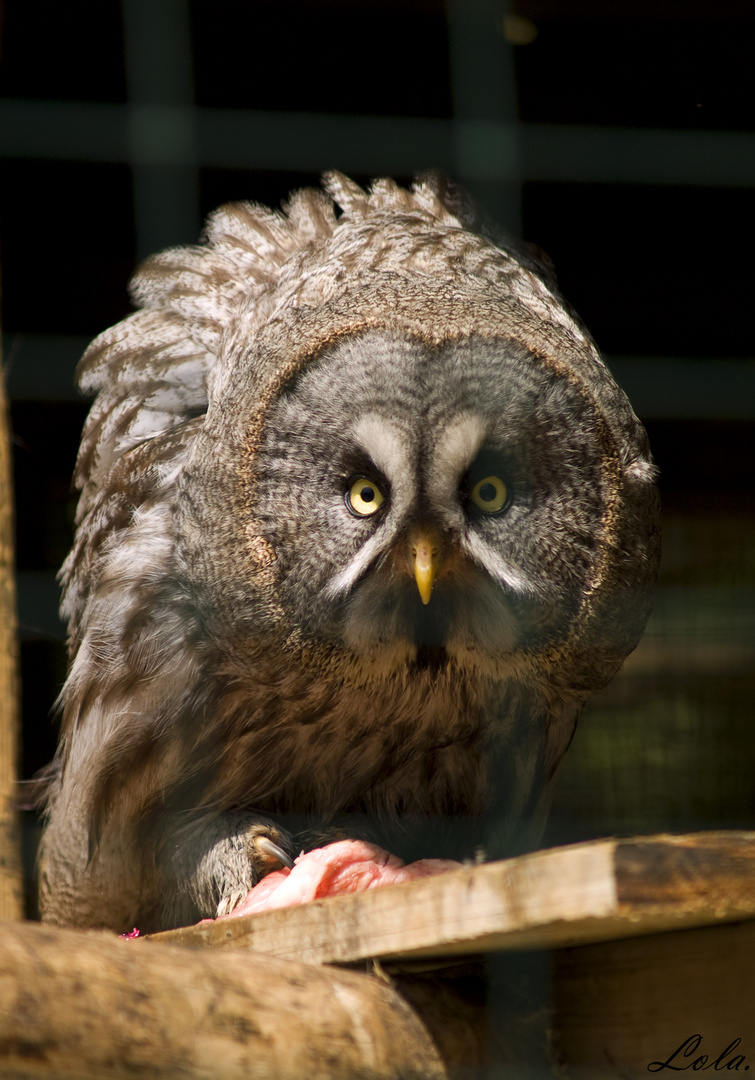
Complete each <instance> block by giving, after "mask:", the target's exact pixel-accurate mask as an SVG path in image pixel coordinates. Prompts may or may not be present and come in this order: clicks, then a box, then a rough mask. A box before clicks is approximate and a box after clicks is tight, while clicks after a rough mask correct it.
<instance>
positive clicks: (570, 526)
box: [41, 174, 658, 929]
mask: <svg viewBox="0 0 755 1080" xmlns="http://www.w3.org/2000/svg"><path fill="white" fill-rule="evenodd" d="M326 186H327V189H328V192H329V193H330V195H331V196H332V199H331V198H329V197H328V196H327V195H325V194H323V193H320V192H317V191H303V192H299V193H298V194H296V195H294V196H293V197H292V198H291V200H290V202H289V203H288V205H287V206H286V208H285V212H284V213H273V212H271V211H269V210H266V209H263V208H261V207H258V206H254V205H251V204H235V205H231V206H227V207H224V208H222V209H221V210H219V211H218V212H217V213H215V214H214V215H213V216H212V217H211V218H210V220H209V223H208V226H207V230H206V235H205V238H204V243H203V244H202V245H201V246H198V247H194V248H181V249H176V250H173V251H167V252H164V253H163V254H161V255H158V256H156V257H155V258H153V259H151V260H149V261H148V262H147V263H146V264H145V265H144V266H143V267H142V268H141V270H140V271H139V273H138V274H137V276H136V278H135V280H134V283H133V295H134V297H135V300H136V302H137V304H138V305H139V306H140V308H141V310H139V311H138V312H137V313H136V314H134V315H132V316H131V317H130V318H128V319H125V320H124V321H123V322H122V323H120V324H118V325H117V326H115V327H114V328H112V329H111V330H108V331H106V332H105V333H104V334H102V335H101V336H100V337H99V338H97V340H96V341H95V342H94V343H93V344H92V345H91V346H90V348H89V350H88V351H87V353H86V354H85V356H84V358H83V360H82V362H81V367H80V384H81V386H82V387H83V389H85V390H87V391H94V392H96V393H97V397H96V398H95V401H94V404H93V407H92V411H91V414H90V416H89V419H88V422H87V425H86V427H85V430H84V434H83V439H82V446H81V453H80V457H79V462H78V466H77V472H76V482H77V484H78V485H79V487H80V488H81V499H80V503H79V511H78V520H77V532H76V540H75V546H74V549H73V551H72V552H71V555H70V556H69V558H68V561H67V562H66V564H65V567H64V569H63V572H62V576H63V583H64V587H65V597H64V606H63V610H64V614H65V615H66V617H67V618H68V619H69V625H70V635H71V669H70V674H69V677H68V681H67V683H66V686H65V688H64V691H63V695H62V706H63V723H62V732H61V742H60V749H59V754H58V758H57V767H56V771H55V773H54V775H53V778H52V780H51V784H50V793H49V809H48V823H47V827H46V831H45V835H44V838H43V843H42V851H41V882H42V885H41V898H42V910H43V917H44V918H45V919H47V920H49V921H53V922H61V923H72V924H77V925H109V926H113V927H115V928H118V929H125V928H130V927H131V926H133V925H134V924H136V925H139V926H140V927H142V928H143V929H149V928H156V927H161V926H169V925H172V924H175V923H178V922H181V921H189V920H192V919H196V918H198V917H200V916H202V915H214V914H215V913H216V911H217V910H228V909H229V908H230V907H232V906H233V905H234V904H235V903H237V902H238V899H239V898H240V897H241V896H243V895H244V893H245V892H246V890H247V889H248V888H250V887H251V886H252V885H253V884H254V882H255V881H256V880H257V879H258V877H259V875H260V874H261V873H263V872H264V871H265V869H266V867H267V866H268V865H269V855H268V856H266V853H265V851H264V844H262V845H260V842H259V838H260V837H261V836H268V837H272V838H273V840H275V841H276V842H277V843H278V844H279V845H281V846H283V847H284V848H286V847H287V848H288V849H289V850H290V851H292V852H295V850H296V843H297V841H295V840H294V839H293V838H292V834H293V833H296V832H297V831H299V830H304V831H306V830H311V831H312V832H314V833H323V834H325V835H327V834H328V831H329V830H337V829H346V830H349V831H352V832H354V833H361V834H362V835H368V836H370V837H371V838H375V839H378V840H381V841H382V842H384V843H386V844H387V845H388V846H390V847H391V848H393V849H394V850H397V851H398V854H405V855H411V854H414V851H413V847H412V845H413V843H414V842H415V840H416V839H417V838H418V837H421V838H422V840H421V846H422V850H423V852H424V853H425V854H437V855H449V856H453V855H455V856H457V857H458V856H463V855H468V854H471V852H472V851H473V849H474V847H475V845H476V844H478V843H479V842H480V841H481V840H483V839H485V836H486V835H490V834H489V832H488V833H485V831H484V827H483V821H484V819H485V818H486V817H493V818H495V820H496V821H497V822H498V823H499V827H498V832H497V836H498V840H497V843H499V844H500V848H499V849H496V850H500V852H504V851H507V850H515V849H516V848H517V847H518V846H522V845H525V844H527V843H531V842H532V841H533V838H535V837H536V835H537V832H538V829H539V828H540V827H541V825H542V821H543V817H544V814H545V811H546V809H547V804H548V799H549V792H550V788H551V782H552V779H553V776H554V774H555V771H556V769H557V766H558V764H559V761H560V760H561V758H562V756H563V754H564V752H565V751H566V748H567V746H568V744H569V741H570V739H571V736H572V733H573V730H574V725H575V723H576V720H577V716H578V714H579V712H580V710H581V708H582V705H583V703H584V701H585V699H586V697H587V696H588V695H589V694H590V693H591V692H593V691H594V690H596V689H597V688H599V687H601V686H603V685H604V684H605V683H606V682H607V681H608V680H609V679H610V678H611V677H612V676H613V674H614V673H615V672H616V670H617V669H618V667H619V666H620V665H621V663H622V661H623V659H624V658H625V656H626V655H627V653H628V652H629V651H630V650H631V649H632V648H633V647H634V646H635V644H636V643H637V640H638V638H639V636H640V634H641V632H642V629H643V627H644V624H645V621H646V618H647V613H648V604H649V592H650V588H651V586H652V582H653V580H654V577H655V571H656V565H657V557H658V528H657V517H658V508H657V495H656V491H655V487H654V483H653V480H654V468H653V466H652V463H651V459H650V455H649V451H648V446H647V440H646V436H645V433H644V431H643V429H642V427H641V425H640V424H639V422H638V421H637V419H636V417H635V416H634V414H633V412H632V410H631V408H630V405H629V403H628V401H627V399H626V398H625V396H624V394H623V393H622V392H621V391H620V390H619V389H618V387H617V386H616V384H615V383H614V382H613V380H612V378H611V376H610V374H609V373H608V371H607V369H606V367H605V366H604V364H603V362H602V360H601V359H600V356H599V354H598V352H597V351H596V348H595V346H594V344H593V342H592V341H591V339H590V338H589V336H588V335H587V333H586V332H585V330H584V329H583V328H582V327H581V325H580V324H579V322H578V321H577V320H576V319H575V318H574V317H573V316H572V315H571V314H570V313H569V311H568V309H567V307H566V306H565V304H564V302H563V301H562V299H561V298H560V297H559V295H558V293H557V292H556V291H555V286H554V285H553V283H552V281H551V277H550V274H549V271H548V269H547V268H546V267H545V265H544V264H543V265H541V264H540V263H539V262H537V261H536V260H535V258H534V257H532V256H530V255H528V254H526V253H525V251H524V250H523V249H522V250H521V251H520V250H518V248H515V247H514V245H513V244H512V242H510V241H508V240H507V239H506V238H502V237H500V236H498V235H497V234H496V233H495V232H494V231H493V230H491V229H490V228H488V227H487V226H486V225H484V224H480V223H478V222H477V220H476V218H475V213H474V210H473V208H472V207H471V206H470V205H469V204H468V203H467V202H466V200H465V199H464V197H463V195H462V194H461V193H459V192H458V191H457V190H456V189H455V188H453V187H452V186H451V185H449V184H447V183H446V182H444V181H442V180H441V179H440V178H436V177H429V178H425V179H423V180H421V181H419V182H418V183H417V184H416V185H415V186H414V188H413V190H412V191H411V192H410V191H405V190H403V189H401V188H399V187H397V186H396V185H394V184H393V183H392V182H391V181H380V182H379V183H377V184H375V185H374V187H373V188H372V191H371V192H370V194H369V195H368V194H366V193H365V192H364V191H362V190H361V189H360V188H358V187H357V186H356V185H355V184H353V183H351V182H350V181H348V180H347V179H346V178H345V177H343V176H340V175H338V174H332V175H331V176H329V177H328V178H327V181H326ZM334 203H335V204H337V205H338V206H339V207H340V209H341V216H339V217H336V213H335V208H334ZM355 477H356V478H358V479H357V488H358V490H357V496H356V497H357V499H358V498H361V495H360V491H362V490H363V489H362V488H360V487H359V485H361V484H362V480H361V479H359V478H362V477H366V478H367V480H366V481H365V483H367V482H369V483H370V484H373V485H374V489H375V490H374V491H373V490H372V489H364V494H365V495H366V496H367V498H368V499H370V500H372V501H371V502H368V503H364V502H361V503H358V505H359V506H360V507H362V509H364V513H357V512H355V509H354V505H357V504H354V505H349V498H350V496H349V491H350V489H351V485H353V483H354V479H355ZM491 477H492V480H490V478H491ZM486 478H487V479H486ZM480 484H482V485H483V486H482V487H480ZM475 485H477V486H475ZM486 485H487V486H486ZM496 485H498V486H499V487H500V491H501V492H502V493H505V496H506V500H505V503H504V504H502V505H500V506H499V505H498V504H497V503H495V502H494V501H490V500H492V499H493V497H494V494H495V492H497V491H498V487H496ZM379 497H382V498H383V499H384V501H383V503H382V505H380V506H379V508H378V509H377V510H376V511H375V512H374V513H373V509H374V508H375V507H376V506H377V502H376V500H377V499H378V498H379ZM483 497H484V498H483ZM495 497H496V498H498V496H497V495H496V496H495ZM503 497H504V496H503V494H502V495H501V498H500V499H499V502H500V501H501V499H503ZM481 499H482V500H483V501H482V504H481V505H482V508H480V505H478V503H480V500H481ZM484 499H488V502H485V501H484ZM365 507H366V509H365ZM490 507H493V510H490ZM417 537H421V538H424V539H423V540H422V542H423V543H424V542H425V540H427V538H428V537H429V540H427V542H428V543H429V544H430V546H431V547H432V559H433V567H434V569H433V573H434V574H435V575H436V577H435V579H434V583H433V582H431V583H430V585H429V586H428V587H427V588H428V590H429V589H430V588H431V589H432V592H431V595H429V602H427V603H423V601H422V598H421V597H420V592H419V590H418V584H417V582H419V580H420V578H419V577H417V578H416V581H415V576H413V573H414V571H413V566H414V563H413V562H412V559H415V558H418V556H416V550H417V544H418V543H419V541H418V540H417ZM428 550H429V548H428ZM428 557H429V556H428ZM417 573H418V572H417ZM266 858H267V859H268V862H266Z"/></svg>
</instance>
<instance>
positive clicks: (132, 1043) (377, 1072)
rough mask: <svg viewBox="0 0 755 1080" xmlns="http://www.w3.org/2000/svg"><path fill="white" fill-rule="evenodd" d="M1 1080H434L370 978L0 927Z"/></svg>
mask: <svg viewBox="0 0 755 1080" xmlns="http://www.w3.org/2000/svg"><path fill="white" fill-rule="evenodd" d="M0 1001H2V1007H0V1075H2V1076H13V1077H17V1078H27V1077H29V1078H30V1077H55V1078H56V1080H69V1078H70V1080H89V1078H93V1080H94V1078H96V1080H110V1078H113V1080H115V1078H119V1080H122V1078H124V1077H132V1078H133V1077H139V1076H144V1077H151V1078H153V1080H160V1078H163V1077H164V1078H165V1080H175V1077H176V1076H181V1077H184V1078H186V1080H218V1078H222V1080H236V1078H238V1080H241V1078H242V1077H243V1078H244V1080H254V1078H256V1077H260V1078H262V1077H264V1078H265V1080H289V1078H290V1080H294V1078H295V1080H301V1078H302V1077H307V1080H318V1078H322V1080H326V1078H327V1080H342V1078H359V1080H362V1078H365V1077H366V1078H370V1080H380V1078H383V1077H385V1078H386V1080H387V1078H388V1077H390V1078H391V1080H396V1078H399V1077H401V1078H406V1080H436V1078H441V1077H446V1076H447V1075H448V1074H447V1072H446V1069H445V1066H444V1064H443V1061H442V1059H441V1056H440V1054H439V1052H438V1050H437V1048H436V1046H435V1044H434V1043H433V1041H432V1039H431V1038H430V1036H429V1035H428V1032H427V1030H426V1029H425V1027H424V1025H423V1024H422V1023H421V1022H420V1020H419V1019H418V1018H417V1016H416V1014H415V1013H414V1011H413V1010H412V1009H411V1008H410V1007H409V1006H408V1005H407V1004H406V1002H405V1001H404V1000H403V998H402V997H401V996H400V995H399V994H398V993H397V992H396V990H395V989H394V988H393V987H392V986H391V985H389V984H387V983H386V982H384V981H382V980H380V979H377V978H374V977H371V976H369V975H365V974H357V973H354V972H347V971H337V970H334V969H329V968H322V967H315V966H311V965H306V964H297V963H292V962H290V961H285V960H277V959H274V958H272V957H259V956H254V955H252V954H250V953H231V952H228V951H225V950H224V951H223V952H222V953H216V952H203V953H197V952H193V951H189V950H186V949H179V948H176V947H172V946H168V945H157V944H154V945H153V946H152V947H151V948H146V949H145V948H142V947H139V943H138V942H137V941H124V940H120V939H118V938H116V937H114V936H113V935H111V934H107V933H104V932H100V931H91V932H83V931H72V930H59V929H53V928H49V927H44V926H38V925H35V924H32V923H25V924H24V923H5V924H4V925H3V926H2V928H1V929H0Z"/></svg>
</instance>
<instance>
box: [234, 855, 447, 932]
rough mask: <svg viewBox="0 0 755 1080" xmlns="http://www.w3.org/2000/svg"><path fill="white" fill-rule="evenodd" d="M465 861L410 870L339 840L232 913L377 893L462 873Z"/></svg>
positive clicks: (267, 883)
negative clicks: (366, 891)
mask: <svg viewBox="0 0 755 1080" xmlns="http://www.w3.org/2000/svg"><path fill="white" fill-rule="evenodd" d="M460 866H461V863H458V862H454V861H453V860H452V859H420V861H419V862H414V863H410V864H409V865H408V866H406V865H405V864H404V862H403V861H402V860H401V859H399V858H398V857H397V856H396V855H390V854H389V853H388V852H387V851H383V849H382V848H379V847H376V846H375V844H368V843H366V842H365V841H363V840H338V841H337V842H336V843H334V844H328V846H327V847H324V848H315V849H314V851H307V852H306V853H305V854H302V855H300V856H299V858H298V859H296V860H295V861H294V868H293V870H287V869H285V870H275V871H273V873H270V874H268V875H267V877H264V878H263V879H262V881H261V882H260V883H259V885H255V887H254V888H253V889H252V890H251V892H249V893H247V895H246V897H245V898H244V900H242V901H241V903H240V904H239V906H238V907H237V908H235V909H234V910H233V911H232V912H231V913H230V914H229V915H221V916H220V918H221V919H232V918H234V917H235V916H237V915H248V914H249V913H250V912H253V911H271V910H273V909H274V908H282V907H289V906H291V905H292V904H306V903H307V902H308V901H310V900H322V899H323V898H324V897H326V896H337V895H340V894H341V893H352V892H362V891H363V890H364V889H378V888H381V887H382V886H383V885H398V884H399V883H400V882H402V881H413V880H414V879H415V878H421V877H429V876H430V875H431V874H443V873H445V872H446V871H447V870H457V869H458V868H459V867H460Z"/></svg>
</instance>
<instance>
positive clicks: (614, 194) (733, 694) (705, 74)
mask: <svg viewBox="0 0 755 1080" xmlns="http://www.w3.org/2000/svg"><path fill="white" fill-rule="evenodd" d="M754 32H755V6H753V5H752V4H751V3H750V2H745V0H741V2H734V0H710V2H703V0H699V2H695V0H688V2H686V3H673V2H671V0H621V2H612V0H518V2H517V3H516V4H515V6H514V7H512V8H510V9H508V10H507V9H506V7H505V5H504V4H499V3H496V2H494V0H452V2H450V3H449V4H447V5H444V4H443V3H441V2H440V0H381V2H379V3H378V2H373V0H316V2H315V0H310V2H306V0H302V2H299V3H288V2H285V3H284V2H273V0H254V2H251V0H246V2H241V0H236V2H232V0H213V2H212V3H209V2H205V0H194V2H189V3H186V2H183V0H127V2H125V3H124V4H119V3H117V2H103V0H67V2H66V3H64V4H63V3H59V2H55V3H53V2H50V0H45V2H35V0H6V3H5V4H4V8H3V26H2V64H1V65H0V99H1V100H0V155H2V163H1V164H0V252H1V254H2V284H3V311H2V320H3V344H4V361H5V367H6V379H7V386H8V392H9V395H10V398H11V410H12V424H13V432H14V450H15V470H16V472H15V484H16V497H17V541H18V542H17V561H18V571H19V575H18V587H19V618H20V629H21V667H22V681H23V726H24V738H23V753H22V760H21V763H20V771H21V775H22V776H24V777H29V776H31V775H32V774H33V773H34V771H35V770H36V769H37V768H39V767H40V766H41V765H43V764H44V763H45V762H46V761H47V760H48V759H49V758H50V757H51V755H52V753H53V751H54V744H55V730H54V725H53V722H52V720H51V706H52V704H53V702H54V699H55V697H56V695H57V693H58V691H59V689H60V686H61V684H62V681H63V679H64V676H65V648H64V628H63V627H62V626H61V624H60V623H59V622H58V620H57V615H56V603H57V601H56V590H57V586H56V584H55V580H54V574H55V571H56V569H57V568H58V567H59V565H60V563H61V561H62V559H63V558H64V557H65V554H66V552H67V549H68V547H69V544H70V540H71V521H72V516H73V511H74V506H75V499H74V497H73V495H72V494H71V492H70V475H71V472H72V468H73V463H74V460H75V455H76V449H77V443H78V437H79V432H80V429H81V424H82V422H83V419H84V416H85V414H86V408H87V406H86V403H85V402H82V401H81V400H79V399H77V396H76V393H75V391H74V390H73V388H72V386H73V382H72V380H73V369H74V366H75V363H76V359H77V357H78V356H79V355H80V354H81V352H82V351H83V348H84V347H85V345H86V343H87V340H88V339H90V338H91V337H93V336H94V335H95V334H97V333H98V332H99V331H100V330H102V329H104V328H105V327H106V326H108V325H109V324H111V323H113V322H115V321H117V320H118V319H120V318H122V317H123V316H124V315H125V314H127V313H128V311H129V310H130V306H129V301H128V296H127V291H126V283H127V280H128V278H129V275H130V273H131V271H132V269H133V267H134V265H135V264H136V262H137V261H138V259H139V258H140V257H142V256H144V255H146V254H147V253H149V252H150V251H152V250H155V249H158V248H160V247H163V246H166V245H169V244H174V243H188V242H193V241H195V240H196V238H197V236H198V232H199V228H200V222H201V219H202V218H203V217H204V216H205V215H206V214H207V213H208V212H209V211H210V210H211V209H213V208H214V207H215V206H217V205H218V204H219V203H222V202H225V201H228V200H231V199H239V198H251V199H254V200H257V201H260V202H264V203H268V204H272V205H277V204H278V203H279V202H280V200H281V199H283V198H284V197H285V196H286V194H287V193H288V192H289V191H290V190H291V189H292V188H295V187H299V186H302V185H308V184H316V183H317V182H318V174H319V172H320V171H321V170H322V169H324V168H329V167H337V168H340V169H342V170H344V171H346V172H348V173H350V174H351V175H352V176H353V177H354V178H355V179H356V180H358V181H360V182H365V183H367V182H368V181H369V180H370V178H371V177H375V176H380V175H386V174H390V175H393V176H395V177H396V179H398V180H399V181H401V182H405V183H406V182H409V181H410V180H411V177H412V175H413V174H414V173H415V172H416V171H418V170H421V169H423V168H427V167H431V166H440V167H442V168H445V169H446V170H447V171H449V172H450V173H452V174H453V175H455V176H457V177H458V178H459V179H461V180H463V181H464V182H465V183H466V184H467V185H468V186H469V187H470V188H471V189H472V191H473V192H474V193H475V194H476V195H477V196H478V197H479V198H480V199H481V200H482V201H483V202H484V203H485V204H486V205H487V206H488V208H489V209H490V210H491V211H492V212H493V213H494V214H496V215H498V216H499V218H500V219H501V220H502V222H503V223H504V224H505V225H507V226H508V227H509V228H510V229H512V231H515V232H518V233H520V234H521V235H523V236H524V237H525V238H526V239H528V240H531V241H533V242H535V243H536V244H538V245H539V246H540V247H542V248H543V249H544V250H545V251H546V252H548V254H549V255H550V256H551V257H552V259H553V260H554V262H555V264H556V268H557V271H558V274H559V279H560V283H561V288H562V290H563V292H564V294H565V295H566V297H567V298H568V299H569V300H570V301H571V302H572V303H573V304H574V305H575V307H576V308H577V310H578V311H579V312H580V314H581V315H582V316H583V318H584V319H585V321H586V322H587V325H588V326H589V328H590V329H591V331H592V332H593V334H594V336H595V337H596V339H597V341H598V343H599V345H600V346H601V348H602V349H603V351H604V353H605V354H606V356H607V358H608V359H609V362H610V363H611V364H612V365H613V366H614V369H615V372H616V375H617V378H618V379H619V381H620V382H621V383H622V385H624V387H625V388H626V389H627V391H628V392H629V394H630V397H631V398H632V400H633V402H634V404H635V408H636V410H637V411H638V413H639V414H640V416H641V417H642V419H643V420H644V421H645V423H646V425H647V427H648V430H649V434H650V438H651V443H652V446H653V449H654V453H655V456H656V459H657V461H658V464H659V466H660V469H661V490H662V496H663V502H664V558H663V564H662V569H661V575H660V581H659V587H658V591H657V599H656V605H655V612H654V615H653V617H652V619H651V622H650V625H649V628H648V633H647V635H646V638H645V640H644V641H643V643H642V645H641V646H640V648H639V649H638V650H637V652H636V653H635V654H634V655H633V657H632V658H631V659H630V660H629V661H628V663H627V665H626V667H625V670H624V672H623V673H622V674H621V675H620V676H619V677H618V678H617V679H616V680H615V682H614V683H613V684H612V685H611V686H610V687H609V688H607V689H606V690H605V691H604V692H603V693H602V694H601V695H600V696H599V698H598V699H596V700H595V701H594V703H593V704H592V705H591V706H590V707H589V708H588V710H587V711H586V713H585V715H584V717H583V719H582V721H581V723H580V727H579V729H578V733H577V736H576V738H575V741H574V744H573V746H572V749H571V750H570V753H569V755H568V757H567V761H566V764H565V766H564V768H563V772H562V776H561V780H560V787H559V790H558V795H557V799H556V805H555V807H554V813H553V817H552V820H551V825H550V829H549V834H548V836H547V837H546V840H547V842H561V841H564V840H570V839H577V838H582V837H588V836H600V835H606V834H610V833H633V832H650V831H660V830H664V829H669V830H673V831H684V830H691V829H696V828H723V827H730V826H735V827H741V828H750V827H752V825H753V821H754V820H755V734H754V731H755V706H754V705H753V700H754V698H755V605H754V604H753V600H754V599H755V529H754V528H753V524H754V523H755V498H753V483H752V481H753V452H754V450H755V439H754V437H753V434H754V431H755V427H754V421H755V361H754V360H753V356H754V355H755V350H753V344H752V324H753V307H754V304H753V296H754V295H755V271H754V270H753V263H752V256H751V246H752V223H753V213H754V211H755V194H754V192H753V184H754V183H755V64H753V60H752V57H753V45H754V44H755V33H754ZM26 834H27V855H28V856H29V861H31V854H30V853H31V851H32V849H33V844H34V837H35V832H34V827H33V822H32V821H31V819H29V820H27V830H26Z"/></svg>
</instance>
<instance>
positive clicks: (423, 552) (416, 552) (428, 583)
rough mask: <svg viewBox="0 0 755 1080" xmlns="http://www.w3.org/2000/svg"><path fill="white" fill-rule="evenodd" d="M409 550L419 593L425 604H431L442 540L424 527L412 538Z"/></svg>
mask: <svg viewBox="0 0 755 1080" xmlns="http://www.w3.org/2000/svg"><path fill="white" fill-rule="evenodd" d="M409 550H410V552H411V561H412V569H413V570H414V580H415V581H416V582H417V588H418V589H419V595H420V596H421V598H422V603H423V604H429V603H430V595H431V593H432V591H433V583H434V582H435V578H436V577H437V575H438V569H439V567H440V541H439V540H438V538H437V536H435V534H434V533H432V532H429V531H425V530H424V529H423V530H421V531H420V532H417V533H415V534H414V536H413V537H412V538H411V540H410V542H409Z"/></svg>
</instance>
